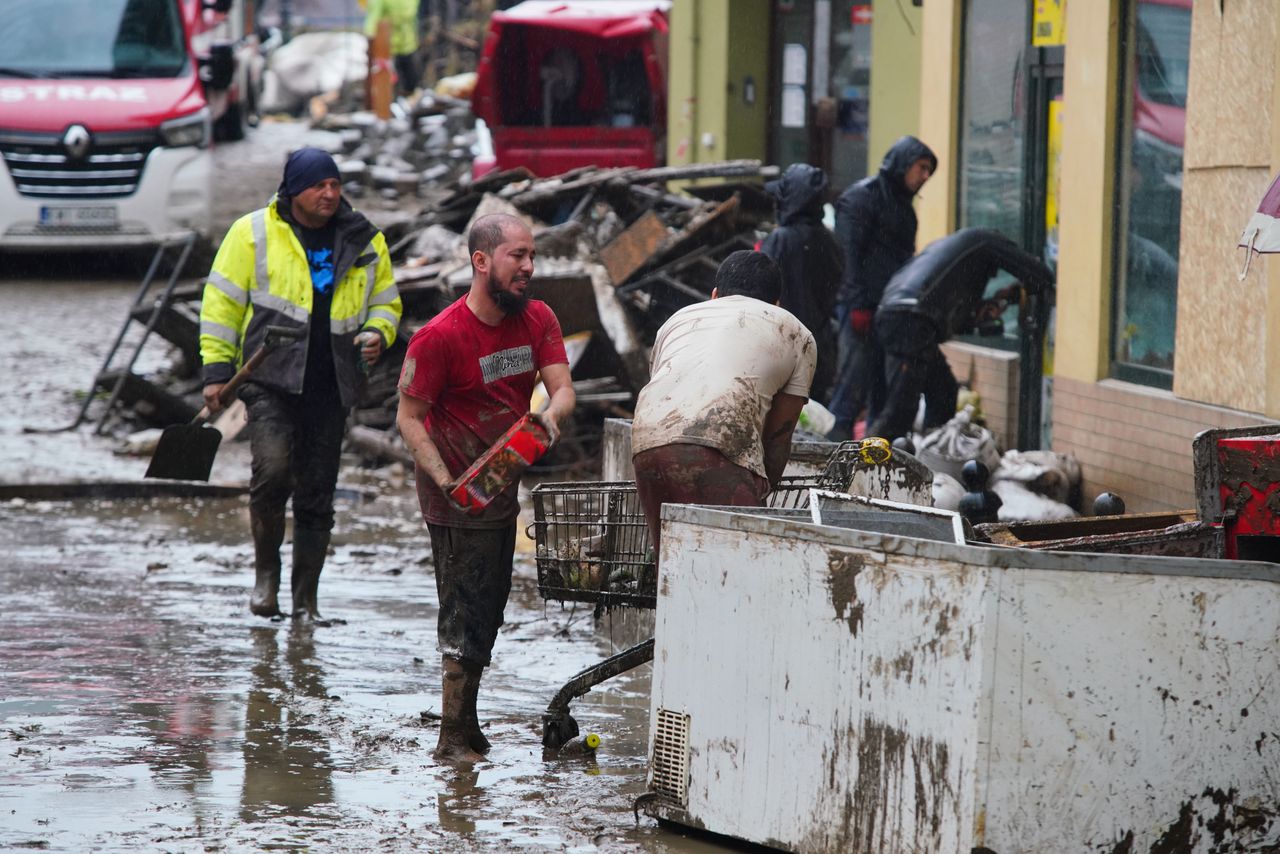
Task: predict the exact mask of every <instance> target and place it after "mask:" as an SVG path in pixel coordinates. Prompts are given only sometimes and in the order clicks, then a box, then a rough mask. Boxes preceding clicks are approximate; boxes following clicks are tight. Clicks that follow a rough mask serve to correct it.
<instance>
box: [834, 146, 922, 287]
mask: <svg viewBox="0 0 1280 854" xmlns="http://www.w3.org/2000/svg"><path fill="white" fill-rule="evenodd" d="M921 158H926V159H928V160H930V161H931V162H932V163H933V165H934V167H935V168H936V167H937V164H938V158H937V157H936V156H934V153H933V151H932V150H930V148H929V146H927V145H925V144H924V143H923V142H921V141H920V140H918V139H916V138H915V137H914V136H904V137H902V138H901V139H899V140H898V141H897V142H895V143H894V144H893V145H892V146H891V147H890V148H889V151H888V152H887V153H886V154H885V156H884V161H883V162H882V163H881V164H880V172H879V173H878V174H876V175H873V176H870V177H867V178H863V179H862V180H861V181H859V182H858V183H856V184H854V185H853V186H852V187H849V188H848V189H847V190H845V191H844V192H843V193H842V194H841V195H840V198H839V200H838V201H837V202H836V239H837V240H838V241H839V242H840V248H841V249H842V250H843V251H844V278H843V280H842V282H841V285H840V296H839V303H840V305H841V306H843V307H844V308H845V310H853V309H872V310H874V309H875V307H876V306H877V305H878V304H879V303H880V296H881V294H882V293H883V292H884V287H885V285H887V284H888V283H889V279H890V278H892V277H893V274H894V273H896V272H897V271H898V269H899V268H900V267H902V265H903V264H905V263H907V261H908V260H910V259H911V256H912V255H914V254H915V251H916V212H915V210H914V209H913V208H912V206H911V198H912V196H914V195H915V194H914V193H912V192H911V191H910V190H908V189H907V187H906V185H905V184H904V183H903V178H904V177H905V176H906V174H907V170H908V169H910V168H911V165H912V164H913V163H915V162H916V161H917V160H920V159H921Z"/></svg>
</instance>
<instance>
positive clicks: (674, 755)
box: [650, 709, 689, 806]
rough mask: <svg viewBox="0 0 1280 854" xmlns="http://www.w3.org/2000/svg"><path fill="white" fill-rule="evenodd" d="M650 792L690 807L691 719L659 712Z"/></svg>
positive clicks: (666, 711)
mask: <svg viewBox="0 0 1280 854" xmlns="http://www.w3.org/2000/svg"><path fill="white" fill-rule="evenodd" d="M652 766H653V783H652V785H651V786H650V790H651V791H653V792H654V793H655V794H657V795H658V796H659V797H662V798H667V799H670V800H672V801H675V802H676V803H678V804H680V805H681V806H687V805H688V803H689V716H688V715H686V714H684V713H682V712H672V711H669V710H667V709H658V726H657V732H656V734H655V735H654V739H653V763H652Z"/></svg>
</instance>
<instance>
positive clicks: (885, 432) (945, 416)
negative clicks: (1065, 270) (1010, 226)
mask: <svg viewBox="0 0 1280 854" xmlns="http://www.w3.org/2000/svg"><path fill="white" fill-rule="evenodd" d="M1000 270H1004V271H1005V272H1006V273H1009V274H1010V275H1011V276H1013V277H1014V278H1015V279H1016V280H1017V281H1016V282H1014V283H1013V284H1012V285H1009V286H1008V287H1006V288H1003V289H1001V290H1000V291H998V292H997V293H995V294H993V295H992V296H991V297H984V294H985V292H986V288H987V283H988V282H989V281H990V280H991V277H992V276H994V275H996V273H998V272H999V271H1000ZM1053 283H1054V275H1053V271H1052V270H1050V269H1049V268H1048V267H1046V266H1045V265H1044V264H1043V263H1041V262H1040V260H1039V259H1038V258H1036V257H1035V256H1034V255H1032V254H1030V253H1029V252H1024V251H1023V250H1022V249H1021V248H1020V247H1019V246H1018V245H1017V244H1016V243H1014V242H1013V241H1012V240H1010V239H1009V238H1007V237H1005V236H1004V235H1003V234H1000V233H999V232H996V231H991V230H989V229H985V228H962V229H960V230H959V231H957V232H956V233H955V234H951V235H948V236H947V237H944V238H942V239H941V240H935V241H934V242H933V243H930V244H929V245H928V246H926V247H925V248H924V251H923V252H921V253H920V254H919V255H917V256H916V257H915V258H913V259H911V262H910V263H908V264H907V265H906V266H905V267H903V268H902V269H901V270H899V271H898V273H897V274H896V275H895V276H894V277H893V279H891V280H890V282H889V284H888V286H887V287H886V288H885V290H884V296H883V297H882V298H881V300H880V308H879V309H878V310H877V311H876V317H875V331H876V337H877V338H879V340H880V344H881V346H882V347H883V348H884V352H885V377H886V380H887V384H888V394H887V396H886V399H885V401H884V407H883V408H882V409H881V411H880V413H879V415H877V416H876V419H875V422H874V423H872V424H869V425H868V426H867V435H868V436H881V437H883V438H885V439H889V440H893V439H896V438H898V437H899V436H904V435H906V433H907V431H908V430H910V429H911V424H912V422H913V421H915V417H916V410H917V409H918V408H919V403H920V395H921V394H923V395H924V402H925V410H924V432H926V433H928V432H929V431H930V430H932V429H934V428H935V427H939V426H941V425H943V424H945V423H946V422H947V421H948V420H950V419H951V417H952V416H953V415H955V414H956V397H957V393H958V391H959V384H958V383H957V382H956V378H955V375H954V374H952V373H951V366H950V365H948V364H947V360H946V357H945V356H943V355H942V350H941V349H940V348H939V345H940V344H942V342H944V341H946V340H947V339H948V338H950V337H951V336H952V335H956V334H959V333H962V332H968V331H970V330H973V329H975V328H977V329H978V331H979V332H985V331H986V329H984V327H986V326H987V325H988V324H990V325H991V327H992V330H991V331H993V332H994V331H998V329H999V326H998V324H999V318H1000V315H1001V313H1002V312H1003V311H1004V309H1005V307H1006V306H1007V305H1008V304H1009V303H1010V302H1011V301H1013V300H1015V299H1019V298H1020V296H1021V294H1022V293H1023V292H1026V293H1032V294H1039V293H1048V292H1049V291H1050V289H1051V288H1052V287H1053Z"/></svg>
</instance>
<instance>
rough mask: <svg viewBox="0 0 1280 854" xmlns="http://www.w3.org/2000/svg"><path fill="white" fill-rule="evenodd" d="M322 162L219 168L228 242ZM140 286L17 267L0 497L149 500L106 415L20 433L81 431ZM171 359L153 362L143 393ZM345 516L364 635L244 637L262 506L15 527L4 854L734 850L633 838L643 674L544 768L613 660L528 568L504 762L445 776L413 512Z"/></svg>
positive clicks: (508, 642)
mask: <svg viewBox="0 0 1280 854" xmlns="http://www.w3.org/2000/svg"><path fill="white" fill-rule="evenodd" d="M307 138H309V137H308V133H307V132H306V131H305V129H303V128H302V127H301V126H298V125H290V124H284V125H264V126H263V127H262V128H260V129H258V130H257V131H256V132H255V133H254V134H253V135H252V136H251V139H250V140H248V141H246V142H245V143H237V144H232V145H226V146H223V147H221V148H220V149H219V152H218V157H219V162H220V173H219V181H218V184H219V187H220V197H219V200H218V211H219V214H218V215H219V218H220V222H221V225H222V226H225V225H226V224H227V223H229V222H230V220H231V218H232V217H234V216H235V215H237V214H238V213H241V212H243V211H246V210H249V209H250V208H252V207H255V206H257V205H259V204H261V203H262V202H263V201H264V200H265V199H266V198H268V197H269V195H270V192H271V190H272V189H273V188H274V186H275V183H276V181H277V180H278V175H279V168H280V163H281V162H282V158H283V155H284V151H285V149H286V148H287V147H288V146H290V145H295V144H297V143H298V142H299V141H300V140H303V139H307ZM375 218H376V217H375ZM142 269H143V268H142V265H141V263H140V262H139V261H138V260H137V259H136V258H121V257H117V256H106V255H101V254H98V253H93V254H90V255H87V256H76V257H73V258H69V259H64V258H52V257H49V256H44V257H39V258H26V259H18V260H14V259H6V262H5V263H4V264H3V265H0V354H3V355H2V356H0V364H3V372H2V375H3V376H4V378H5V379H4V382H3V383H2V384H0V483H2V484H6V485H9V484H18V483H24V484H30V483H38V482H65V481H71V480H82V479H88V480H128V479H139V478H141V476H142V473H143V472H144V471H145V468H146V462H147V460H146V459H145V458H141V457H130V456H121V455H117V454H116V453H114V450H115V449H116V448H117V446H118V445H119V444H120V437H119V436H111V435H107V436H98V435H95V434H94V431H93V423H92V419H93V417H94V416H96V414H97V410H96V409H95V408H93V407H91V408H90V416H91V421H90V423H87V424H85V425H83V426H81V427H80V428H78V429H76V430H72V431H67V432H61V433H49V434H46V433H30V432H25V431H24V428H27V427H56V426H60V425H65V424H68V423H70V422H71V421H72V420H73V418H74V417H75V415H76V413H77V412H78V411H79V409H80V406H81V402H82V400H83V397H82V395H83V393H84V391H85V390H86V389H87V388H88V387H89V385H90V382H91V380H92V377H93V375H94V373H95V371H96V370H97V367H98V365H99V364H100V363H101V361H102V359H103V356H104V355H105V353H106V351H107V348H108V347H109V345H110V343H111V340H112V339H113V338H114V335H115V333H116V331H117V329H118V327H119V324H120V323H121V322H122V320H123V318H124V316H125V311H126V309H127V307H128V306H129V304H130V302H131V300H132V299H133V294H134V291H135V290H136V288H137V281H138V277H139V276H140V275H141V272H142ZM168 358H170V354H169V353H168V352H167V351H166V348H165V347H164V346H159V345H158V346H155V347H152V346H151V345H148V349H146V350H144V352H143V356H142V358H141V359H140V361H139V368H140V369H142V370H143V371H147V370H154V369H156V368H158V367H160V366H162V365H163V364H165V360H166V359H168ZM247 477H248V453H247V446H246V445H245V444H243V443H233V444H229V445H227V446H225V447H224V448H223V449H222V450H221V451H220V452H219V457H218V463H217V465H216V466H215V469H214V475H213V479H214V480H216V481H225V482H239V483H243V482H245V481H246V480H247ZM340 492H341V495H340V506H339V511H338V514H339V521H338V528H337V530H336V531H335V536H334V546H333V554H332V557H331V558H330V561H329V563H328V565H327V567H326V569H325V574H324V577H323V579H322V583H321V586H320V601H321V608H322V610H323V611H324V612H325V614H326V616H329V617H337V618H341V619H342V620H344V621H345V624H340V625H335V626H332V627H316V628H309V627H307V626H299V625H293V624H292V623H291V622H290V621H285V622H278V623H277V622H271V621H267V620H262V619H259V618H254V617H252V616H250V614H249V612H248V608H247V599H248V590H249V586H250V584H251V580H252V579H251V569H250V565H251V551H250V547H249V545H248V542H247V529H248V515H247V512H248V511H247V504H246V501H245V499H244V498H242V497H238V498H223V499H208V500H179V499H151V500H141V499H138V500H114V501H103V500H93V501H90V500H80V501H36V500H30V499H27V500H23V499H15V500H8V501H0V551H2V554H3V557H0V610H2V611H3V613H4V615H5V616H4V618H3V619H2V620H0V850H6V851H8V850H40V851H66V852H80V851H88V850H95V851H126V850H127V851H137V850H155V851H251V850H252V851H257V850H301V849H309V850H317V851H355V850H376V851H400V850H423V851H471V850H478V849H480V850H500V851H541V850H571V851H584V850H607V851H652V852H666V851H673V852H674V851H682V852H684V851H699V850H708V851H709V850H720V849H717V848H715V847H714V846H713V845H710V844H709V843H707V842H705V841H701V840H690V839H685V838H683V837H681V836H679V835H677V834H675V833H672V832H670V831H669V830H667V829H664V828H660V827H659V826H658V825H657V824H656V823H655V822H653V821H652V820H650V819H647V818H644V817H641V818H640V819H639V820H638V821H637V819H636V818H635V816H634V815H633V811H632V804H633V801H634V799H635V797H636V796H637V795H639V794H641V793H642V792H643V791H644V773H645V764H646V759H645V751H646V740H647V733H648V730H647V727H648V677H649V673H648V667H647V666H646V667H643V668H639V669H637V670H635V671H632V672H630V673H628V674H624V675H623V676H621V677H618V678H615V679H613V680H610V681H609V682H607V683H605V684H604V685H603V686H601V687H600V688H598V689H596V690H594V691H593V692H591V693H590V694H589V695H587V696H586V697H584V698H582V699H581V700H579V701H577V702H576V703H575V704H574V707H573V708H574V714H575V716H576V717H577V719H578V721H579V723H580V724H581V725H582V727H583V729H584V731H587V730H589V731H594V732H597V733H599V734H600V735H601V737H602V739H603V744H602V746H601V748H600V750H599V751H598V752H597V753H596V754H595V755H594V756H545V755H544V753H543V750H542V747H541V717H540V715H541V711H542V710H543V709H544V708H545V706H546V704H547V702H548V701H549V700H550V698H551V697H552V696H553V695H554V694H555V691H556V689H557V688H558V687H559V685H560V684H561V683H563V682H564V681H565V680H566V679H568V678H569V677H570V676H572V675H573V674H574V673H575V672H577V671H578V670H579V669H581V668H582V667H584V666H586V665H588V664H590V663H593V662H595V661H598V660H599V659H600V658H602V657H604V656H606V655H608V654H609V653H610V652H612V651H613V650H612V648H611V645H610V642H609V640H608V637H607V631H604V632H602V631H601V630H599V629H598V628H597V627H595V626H593V622H592V619H591V615H590V613H589V611H587V610H584V607H583V606H579V607H578V608H577V609H569V608H562V607H561V606H560V605H558V604H555V603H550V604H548V603H544V602H543V601H542V600H541V599H540V597H539V595H538V592H537V586H536V573H535V570H534V567H533V565H532V562H531V561H530V560H529V557H528V553H527V550H528V548H529V546H530V544H529V543H527V542H526V543H524V544H523V548H524V549H525V553H524V554H523V555H522V556H521V557H520V559H519V561H518V565H517V571H516V581H515V585H514V590H513V593H512V597H511V604H510V606H509V607H508V610H507V625H506V626H505V627H504V629H503V631H502V634H501V637H500V638H499V641H498V645H497V649H496V650H495V663H494V666H493V667H492V668H491V669H490V670H489V671H488V672H487V674H486V678H485V682H484V686H483V688H482V692H481V696H480V713H481V717H482V719H483V720H484V721H485V722H486V724H487V732H488V734H489V737H490V739H491V740H492V741H493V743H494V748H493V752H492V754H491V756H490V761H488V762H486V763H483V764H480V765H477V766H475V767H474V768H471V769H466V770H459V769H456V768H453V767H441V766H437V765H436V764H435V763H434V762H433V761H432V760H431V757H430V752H431V748H432V746H433V745H434V743H435V739H436V730H437V724H436V718H435V716H436V713H438V711H439V676H440V674H439V659H438V656H437V653H436V651H435V616H436V595H435V588H434V580H433V577H432V566H431V561H430V554H429V548H428V543H427V537H426V535H425V531H424V530H423V529H422V526H421V522H420V520H419V517H418V515H417V508H416V501H415V499H414V497H413V492H412V484H411V483H410V482H409V480H408V478H406V476H405V474H404V472H403V471H400V470H398V469H395V468H388V469H383V470H377V471H369V470H364V469H361V468H359V467H358V466H357V465H355V461H354V460H352V461H350V464H349V465H346V466H344V470H343V474H342V477H341V479H340ZM286 565H287V547H286ZM286 585H287V582H286ZM605 628H606V630H607V626H606V627H605Z"/></svg>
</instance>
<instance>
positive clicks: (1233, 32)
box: [1173, 0, 1280, 415]
mask: <svg viewBox="0 0 1280 854" xmlns="http://www.w3.org/2000/svg"><path fill="white" fill-rule="evenodd" d="M1278 29H1280V6H1277V4H1276V3H1275V2H1274V0H1232V2H1230V3H1224V4H1218V3H1196V4H1194V6H1193V9H1192V22H1191V61H1190V77H1189V83H1188V95H1187V140H1186V148H1185V150H1184V160H1183V164H1184V165H1183V187H1182V238H1181V246H1180V253H1179V254H1180V257H1179V271H1178V329H1177V338H1176V350H1175V352H1176V357H1175V365H1174V386H1173V387H1174V393H1175V394H1176V395H1177V396H1178V397H1182V398H1187V399H1190V400H1197V401H1202V402H1205V403H1212V404H1218V405H1222V406H1230V407H1233V408H1236V409H1243V410H1248V411H1252V412H1267V413H1268V414H1271V415H1276V414H1278V413H1277V411H1276V405H1277V404H1278V403H1280V401H1276V400H1273V401H1270V402H1269V401H1268V396H1269V395H1268V394H1267V386H1268V382H1267V371H1268V365H1269V363H1270V360H1268V359H1267V358H1266V347H1267V340H1268V333H1269V331H1271V332H1272V333H1273V334H1276V335H1280V322H1277V323H1271V322H1269V318H1270V316H1271V315H1272V314H1275V313H1276V311H1275V308H1276V307H1272V306H1268V302H1269V300H1268V292H1269V290H1270V286H1269V283H1268V269H1267V268H1268V266H1269V265H1268V264H1267V262H1265V261H1263V262H1261V263H1256V264H1255V265H1254V266H1253V268H1252V270H1251V272H1250V273H1249V276H1248V277H1247V279H1246V281H1244V282H1243V283H1241V282H1239V281H1237V279H1236V271H1237V270H1238V269H1239V267H1240V263H1241V255H1240V254H1239V253H1238V252H1237V251H1236V249H1235V248H1234V247H1235V245H1236V241H1237V239H1238V238H1239V235H1240V232H1241V230H1242V229H1243V227H1244V224H1245V223H1246V222H1247V221H1248V219H1249V215H1250V214H1251V213H1252V212H1253V210H1254V209H1255V208H1256V206H1257V204H1258V201H1259V200H1260V199H1261V198H1262V194H1263V193H1264V192H1265V191H1266V187H1267V182H1268V180H1269V179H1270V176H1271V172H1272V164H1273V162H1274V159H1275V158H1274V152H1275V149H1276V136H1275V133H1274V130H1273V126H1272V125H1273V118H1274V113H1275V111H1274V108H1273V95H1272V92H1273V90H1274V89H1275V88H1276V71H1277V65H1276V52H1277V48H1276V36H1277V32H1278ZM1270 266H1276V265H1274V264H1272V265H1270ZM1269 327H1270V330H1269Z"/></svg>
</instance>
